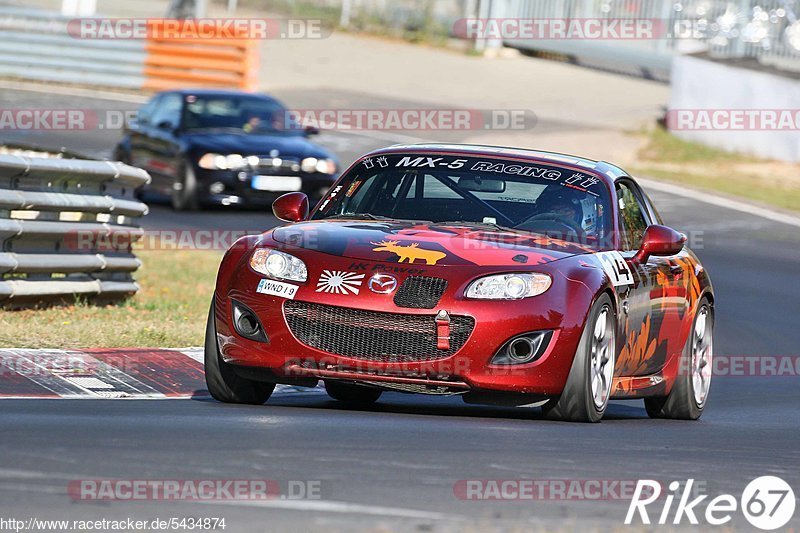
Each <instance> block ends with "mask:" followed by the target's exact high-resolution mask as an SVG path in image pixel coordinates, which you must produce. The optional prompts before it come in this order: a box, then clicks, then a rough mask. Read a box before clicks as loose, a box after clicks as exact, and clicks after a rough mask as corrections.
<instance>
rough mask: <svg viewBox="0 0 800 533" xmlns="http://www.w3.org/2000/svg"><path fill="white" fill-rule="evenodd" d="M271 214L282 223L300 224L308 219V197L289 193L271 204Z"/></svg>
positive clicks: (298, 193) (299, 193)
mask: <svg viewBox="0 0 800 533" xmlns="http://www.w3.org/2000/svg"><path fill="white" fill-rule="evenodd" d="M272 213H273V214H274V215H275V217H276V218H278V219H279V220H283V221H284V222H301V221H303V220H305V219H307V218H308V196H306V195H305V194H303V193H301V192H290V193H286V194H284V195H281V196H279V197H278V199H277V200H275V201H274V202H272Z"/></svg>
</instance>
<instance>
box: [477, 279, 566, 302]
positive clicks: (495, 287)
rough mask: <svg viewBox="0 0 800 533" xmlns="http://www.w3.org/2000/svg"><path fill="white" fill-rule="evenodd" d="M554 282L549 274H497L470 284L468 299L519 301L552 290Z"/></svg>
mask: <svg viewBox="0 0 800 533" xmlns="http://www.w3.org/2000/svg"><path fill="white" fill-rule="evenodd" d="M552 282H553V281H552V279H550V276H548V275H547V274H523V273H519V274H496V275H493V276H486V277H483V278H480V279H476V280H475V281H473V282H472V283H470V285H469V287H467V292H466V297H467V298H476V299H480V300H519V299H520V298H530V297H531V296H537V295H539V294H542V293H543V292H545V291H546V290H547V289H549V288H550V284H551V283H552Z"/></svg>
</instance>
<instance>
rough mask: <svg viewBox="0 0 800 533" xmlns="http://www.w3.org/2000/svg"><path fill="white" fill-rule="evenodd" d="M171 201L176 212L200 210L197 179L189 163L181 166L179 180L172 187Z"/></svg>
mask: <svg viewBox="0 0 800 533" xmlns="http://www.w3.org/2000/svg"><path fill="white" fill-rule="evenodd" d="M170 201H171V203H172V208H173V209H174V210H175V211H197V210H198V209H199V208H200V200H199V198H198V190H197V177H196V176H195V175H194V169H193V168H192V165H190V164H189V163H184V164H182V165H181V167H180V169H179V171H178V179H177V181H175V182H174V183H173V185H172V194H171V196H170Z"/></svg>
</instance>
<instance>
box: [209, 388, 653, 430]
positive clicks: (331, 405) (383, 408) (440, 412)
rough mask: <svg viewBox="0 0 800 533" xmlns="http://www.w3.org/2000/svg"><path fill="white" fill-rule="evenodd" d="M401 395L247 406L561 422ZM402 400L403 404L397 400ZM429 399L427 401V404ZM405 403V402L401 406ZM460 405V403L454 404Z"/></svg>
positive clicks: (533, 411) (637, 409)
mask: <svg viewBox="0 0 800 533" xmlns="http://www.w3.org/2000/svg"><path fill="white" fill-rule="evenodd" d="M403 399H404V398H402V395H399V394H391V395H387V397H386V399H385V400H381V401H379V402H378V403H376V404H374V405H371V406H368V407H358V406H350V405H345V404H343V403H341V402H337V401H335V400H331V399H328V398H325V397H319V396H318V395H314V396H311V395H305V394H302V393H299V394H298V395H297V396H295V397H281V398H274V399H271V400H269V401H268V402H267V403H266V404H264V405H263V406H247V408H255V409H269V408H270V407H280V408H303V409H319V410H324V411H340V412H356V413H384V414H403V415H421V416H426V417H437V416H440V417H466V418H485V419H498V420H502V419H505V420H542V421H547V422H553V423H558V422H557V421H550V420H547V419H546V418H544V415H543V414H542V410H541V409H540V408H538V407H530V408H526V407H517V408H514V407H494V406H483V405H467V404H463V403H461V401H460V400H457V399H450V398H441V399H440V398H435V399H426V398H421V399H419V400H418V401H416V402H413V403H412V401H413V400H412V401H403ZM193 400H196V401H201V402H209V403H218V402H216V401H215V400H213V399H211V398H209V397H208V396H205V397H197V398H193ZM398 400H400V401H398ZM426 400H427V401H426ZM400 402H402V403H400ZM455 402H458V403H455ZM219 407H221V408H234V409H235V408H241V407H243V406H234V405H225V404H219ZM641 419H649V417H648V416H647V412H646V411H645V410H644V406H643V405H642V404H641V403H640V402H636V403H634V404H632V405H620V404H619V403H612V404H610V405H609V407H608V410H607V411H606V414H605V416H604V417H603V420H604V421H612V420H613V421H625V420H641Z"/></svg>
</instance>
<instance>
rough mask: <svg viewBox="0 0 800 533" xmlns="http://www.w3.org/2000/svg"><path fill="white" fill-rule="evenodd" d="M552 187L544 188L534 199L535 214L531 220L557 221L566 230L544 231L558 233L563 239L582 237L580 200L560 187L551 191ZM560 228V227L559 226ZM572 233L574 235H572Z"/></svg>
mask: <svg viewBox="0 0 800 533" xmlns="http://www.w3.org/2000/svg"><path fill="white" fill-rule="evenodd" d="M552 187H553V186H551V187H550V188H548V189H547V190H545V191H544V192H543V193H542V195H541V196H540V197H539V199H538V200H537V201H536V211H537V212H538V214H537V215H535V216H534V217H532V220H548V221H553V222H557V223H559V225H560V226H561V227H562V228H563V227H564V226H566V228H564V229H567V228H568V230H567V231H547V232H546V233H548V234H551V233H560V235H559V237H562V238H564V239H568V238H570V237H572V238H582V237H584V231H583V208H582V207H581V203H580V200H578V198H576V197H575V195H574V194H571V192H570V191H568V190H563V188H562V187H559V189H560V190H559V189H557V190H555V191H552ZM559 229H560V228H559ZM573 234H574V235H573Z"/></svg>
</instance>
